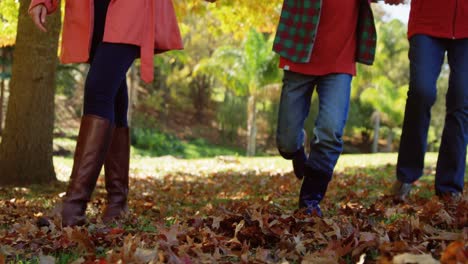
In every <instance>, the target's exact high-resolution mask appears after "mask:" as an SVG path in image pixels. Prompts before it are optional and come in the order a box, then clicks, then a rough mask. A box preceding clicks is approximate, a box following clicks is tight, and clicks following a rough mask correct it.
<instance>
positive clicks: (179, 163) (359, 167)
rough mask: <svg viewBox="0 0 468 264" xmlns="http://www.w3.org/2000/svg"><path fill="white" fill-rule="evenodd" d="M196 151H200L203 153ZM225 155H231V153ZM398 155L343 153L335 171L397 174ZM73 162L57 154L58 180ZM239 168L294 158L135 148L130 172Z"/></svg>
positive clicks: (282, 164) (286, 164) (278, 164)
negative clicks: (146, 152)
mask: <svg viewBox="0 0 468 264" xmlns="http://www.w3.org/2000/svg"><path fill="white" fill-rule="evenodd" d="M197 153H198V154H200V152H197ZM215 153H217V152H212V153H211V154H213V155H214V154H215ZM222 154H224V155H225V154H228V155H229V152H228V153H222ZM437 155H438V154H437V153H427V154H426V170H425V175H424V177H422V178H421V181H431V179H430V177H428V176H430V175H433V174H434V170H435V164H436V161H437ZM397 157H398V154H397V153H378V154H343V155H341V157H340V159H339V160H338V163H337V165H336V168H335V171H336V172H341V173H348V174H349V173H354V172H358V171H359V172H362V171H368V172H372V174H373V175H375V176H376V177H383V176H385V175H388V174H394V172H391V171H388V170H394V166H395V165H396V162H397ZM72 164H73V159H72V157H60V156H56V157H54V166H55V170H56V173H57V177H58V179H59V180H61V181H66V180H68V177H69V174H70V172H71V166H72ZM239 167H243V168H245V170H246V171H263V170H268V171H272V170H273V171H276V172H278V173H282V172H287V171H291V170H292V166H291V161H289V160H285V159H283V158H281V157H278V156H273V157H241V156H237V155H233V156H215V157H212V158H198V159H181V158H177V157H173V156H163V157H150V156H141V155H140V152H139V151H138V150H135V149H132V158H131V164H130V171H131V174H133V175H137V176H153V177H164V176H166V175H168V174H171V173H175V172H184V173H190V172H191V171H193V173H198V174H208V173H213V169H215V170H217V171H229V170H233V169H234V168H236V169H237V168H239ZM382 170H384V171H382ZM385 170H387V171H385ZM379 171H381V172H379Z"/></svg>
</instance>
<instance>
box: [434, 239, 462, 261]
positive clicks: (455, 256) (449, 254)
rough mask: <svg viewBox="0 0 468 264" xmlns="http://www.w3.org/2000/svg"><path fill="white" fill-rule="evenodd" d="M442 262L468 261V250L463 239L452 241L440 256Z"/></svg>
mask: <svg viewBox="0 0 468 264" xmlns="http://www.w3.org/2000/svg"><path fill="white" fill-rule="evenodd" d="M440 261H441V262H442V264H456V263H468V250H467V247H466V246H465V244H464V243H463V242H462V241H454V242H452V243H450V244H449V245H448V246H447V248H446V249H445V250H444V252H443V253H442V257H441V258H440Z"/></svg>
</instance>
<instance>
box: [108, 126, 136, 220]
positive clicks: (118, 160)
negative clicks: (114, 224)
mask: <svg viewBox="0 0 468 264" xmlns="http://www.w3.org/2000/svg"><path fill="white" fill-rule="evenodd" d="M129 163H130V134H129V129H128V127H116V128H115V129H114V133H113V135H112V142H111V144H110V147H109V152H108V154H107V156H106V160H105V162H104V171H105V176H106V190H107V206H106V209H105V210H104V216H103V218H102V220H103V221H104V222H105V223H108V222H111V221H112V220H115V219H117V218H119V217H120V216H122V215H124V214H125V213H127V212H128V206H127V196H128V171H129Z"/></svg>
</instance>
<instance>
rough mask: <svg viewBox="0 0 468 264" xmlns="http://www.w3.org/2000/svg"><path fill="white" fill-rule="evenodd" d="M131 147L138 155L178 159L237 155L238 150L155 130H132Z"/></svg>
mask: <svg viewBox="0 0 468 264" xmlns="http://www.w3.org/2000/svg"><path fill="white" fill-rule="evenodd" d="M131 131H132V145H133V147H135V151H136V153H137V154H139V155H145V156H165V155H172V156H176V157H180V158H187V159H193V158H206V157H215V156H220V155H238V153H239V150H236V149H230V148H226V147H221V146H217V145H213V144H210V143H208V142H207V141H206V140H205V139H201V138H199V139H193V140H190V141H182V140H180V139H178V138H177V137H175V136H173V135H170V134H167V133H163V132H161V131H158V130H155V129H141V128H133V129H132V130H131Z"/></svg>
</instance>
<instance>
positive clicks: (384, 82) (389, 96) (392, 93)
mask: <svg viewBox="0 0 468 264" xmlns="http://www.w3.org/2000/svg"><path fill="white" fill-rule="evenodd" d="M374 83H375V88H369V89H366V90H365V91H364V92H363V93H362V94H361V101H362V102H364V103H368V104H370V105H372V106H373V107H374V109H376V110H377V111H379V112H380V113H382V114H383V115H384V119H383V120H384V121H385V123H386V124H387V125H388V126H389V127H396V126H398V125H399V124H401V123H402V122H403V114H404V111H405V103H406V92H407V91H408V86H407V85H404V86H401V87H395V84H394V83H393V82H391V81H390V80H389V79H388V78H387V77H385V76H380V77H377V79H376V80H375V81H374Z"/></svg>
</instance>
